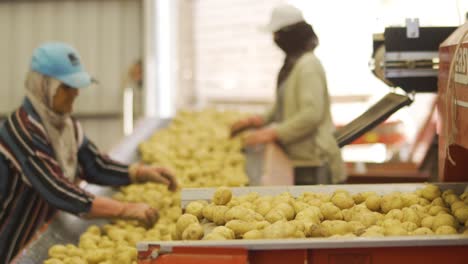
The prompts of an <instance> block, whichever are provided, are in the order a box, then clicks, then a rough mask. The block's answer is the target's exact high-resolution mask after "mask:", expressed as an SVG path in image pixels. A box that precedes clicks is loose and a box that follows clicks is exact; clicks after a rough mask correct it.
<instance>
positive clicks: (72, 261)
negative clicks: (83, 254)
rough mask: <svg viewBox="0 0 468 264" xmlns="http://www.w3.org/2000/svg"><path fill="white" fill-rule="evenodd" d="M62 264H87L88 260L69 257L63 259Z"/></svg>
mask: <svg viewBox="0 0 468 264" xmlns="http://www.w3.org/2000/svg"><path fill="white" fill-rule="evenodd" d="M63 263H64V264H88V262H87V261H86V260H84V259H82V258H80V257H70V258H67V259H65V260H64V261H63Z"/></svg>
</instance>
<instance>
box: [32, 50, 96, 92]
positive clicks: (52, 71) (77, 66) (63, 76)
mask: <svg viewBox="0 0 468 264" xmlns="http://www.w3.org/2000/svg"><path fill="white" fill-rule="evenodd" d="M31 69H32V70H33V71H36V72H39V73H41V74H43V75H46V76H49V77H52V78H55V79H57V80H59V81H61V82H63V83H64V84H66V85H68V86H70V87H73V88H76V89H79V88H85V87H88V86H89V85H91V83H93V82H94V79H93V78H92V77H91V76H90V75H89V73H87V72H86V70H85V69H84V67H83V65H82V64H81V61H80V55H79V54H78V52H77V51H76V50H75V49H74V48H73V47H72V46H70V45H67V44H65V43H60V42H49V43H45V44H43V45H41V46H40V47H38V48H36V49H35V50H34V52H33V56H32V61H31Z"/></svg>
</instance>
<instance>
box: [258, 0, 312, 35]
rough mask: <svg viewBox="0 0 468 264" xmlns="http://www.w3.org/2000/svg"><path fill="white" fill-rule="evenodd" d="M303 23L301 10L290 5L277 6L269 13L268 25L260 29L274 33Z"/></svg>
mask: <svg viewBox="0 0 468 264" xmlns="http://www.w3.org/2000/svg"><path fill="white" fill-rule="evenodd" d="M301 21H304V16H303V15H302V12H301V10H299V9H298V8H296V7H294V6H292V5H287V4H284V5H279V6H277V7H275V8H274V9H273V12H272V13H271V19H270V23H268V25H266V26H264V27H263V28H262V29H263V30H265V31H268V32H276V31H278V30H280V29H282V28H284V27H287V26H290V25H294V24H296V23H299V22H301Z"/></svg>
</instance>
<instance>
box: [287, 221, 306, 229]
mask: <svg viewBox="0 0 468 264" xmlns="http://www.w3.org/2000/svg"><path fill="white" fill-rule="evenodd" d="M288 223H289V224H293V225H295V226H296V229H297V230H299V231H301V232H305V230H306V225H305V223H304V222H303V221H300V220H292V221H289V222H288Z"/></svg>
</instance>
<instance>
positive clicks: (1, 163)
mask: <svg viewBox="0 0 468 264" xmlns="http://www.w3.org/2000/svg"><path fill="white" fill-rule="evenodd" d="M9 175H10V168H9V166H8V161H7V160H6V158H5V156H4V155H3V154H2V153H1V152H0V212H4V211H5V210H6V208H3V206H4V204H3V202H4V201H5V199H6V195H7V194H8V193H9V192H10V190H8V189H7V186H9V185H10V184H9V183H8V181H9V180H10V179H11V178H12V177H9Z"/></svg>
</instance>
